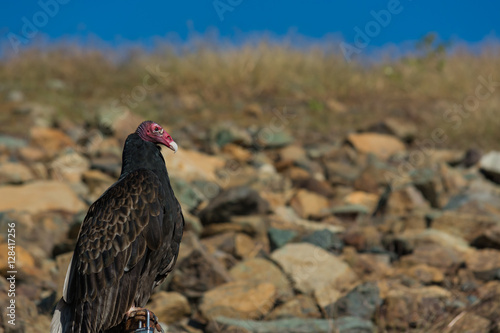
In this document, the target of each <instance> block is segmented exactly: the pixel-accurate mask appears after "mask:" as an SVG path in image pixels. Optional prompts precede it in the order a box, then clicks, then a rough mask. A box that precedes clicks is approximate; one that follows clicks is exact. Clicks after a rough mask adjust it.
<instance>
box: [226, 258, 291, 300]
mask: <svg viewBox="0 0 500 333" xmlns="http://www.w3.org/2000/svg"><path fill="white" fill-rule="evenodd" d="M229 275H230V276H231V277H232V278H233V279H234V280H235V281H247V282H249V283H254V284H260V283H264V282H269V283H272V284H273V285H274V286H275V288H276V297H277V299H279V300H280V301H286V300H288V299H290V298H291V297H292V296H293V290H292V286H291V285H290V281H288V279H287V277H286V276H285V274H284V273H283V272H282V271H281V270H280V269H279V268H278V266H276V265H275V264H274V263H272V262H271V261H269V260H266V259H263V258H253V259H247V260H245V261H242V262H240V263H238V264H236V265H235V266H234V267H233V268H231V270H230V271H229Z"/></svg>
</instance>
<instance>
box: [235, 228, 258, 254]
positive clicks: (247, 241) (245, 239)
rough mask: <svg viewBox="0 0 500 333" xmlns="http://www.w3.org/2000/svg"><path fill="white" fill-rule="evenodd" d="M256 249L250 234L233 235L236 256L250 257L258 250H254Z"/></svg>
mask: <svg viewBox="0 0 500 333" xmlns="http://www.w3.org/2000/svg"><path fill="white" fill-rule="evenodd" d="M256 249H257V248H256V244H255V242H254V240H253V239H252V238H251V237H250V236H248V235H246V234H242V233H238V234H236V235H235V237H234V252H235V255H236V256H237V257H239V258H252V257H254V256H255V255H256V254H257V253H258V251H255V250H256ZM257 250H258V249H257Z"/></svg>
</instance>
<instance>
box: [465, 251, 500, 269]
mask: <svg viewBox="0 0 500 333" xmlns="http://www.w3.org/2000/svg"><path fill="white" fill-rule="evenodd" d="M466 264H467V267H468V268H469V269H470V270H472V271H473V272H478V273H480V272H485V271H490V270H494V269H499V268H500V251H498V250H493V249H484V250H477V251H472V252H470V253H469V254H468V256H467V258H466Z"/></svg>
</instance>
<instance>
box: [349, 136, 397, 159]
mask: <svg viewBox="0 0 500 333" xmlns="http://www.w3.org/2000/svg"><path fill="white" fill-rule="evenodd" d="M347 140H348V141H349V142H350V143H351V144H352V145H353V146H354V148H355V149H356V150H357V151H359V152H361V153H365V154H367V153H372V154H374V155H376V156H377V157H378V158H379V159H380V160H383V161H385V160H387V159H388V158H389V157H391V156H392V155H394V154H396V153H400V152H404V151H405V150H406V147H405V145H404V143H403V142H401V141H400V140H399V139H398V138H396V137H394V136H390V135H386V134H378V133H352V134H350V135H349V136H348V137H347Z"/></svg>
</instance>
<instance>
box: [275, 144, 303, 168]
mask: <svg viewBox="0 0 500 333" xmlns="http://www.w3.org/2000/svg"><path fill="white" fill-rule="evenodd" d="M279 158H280V163H282V164H283V163H289V164H294V163H296V164H299V163H302V162H304V161H307V155H306V151H305V150H304V148H302V147H301V146H299V145H290V146H287V147H285V148H283V149H281V150H280V152H279Z"/></svg>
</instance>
